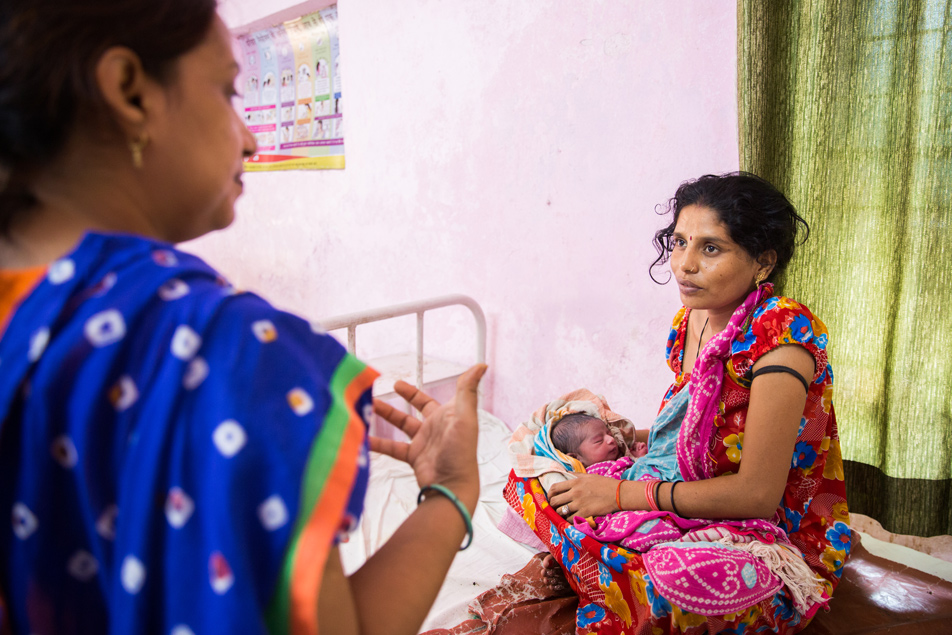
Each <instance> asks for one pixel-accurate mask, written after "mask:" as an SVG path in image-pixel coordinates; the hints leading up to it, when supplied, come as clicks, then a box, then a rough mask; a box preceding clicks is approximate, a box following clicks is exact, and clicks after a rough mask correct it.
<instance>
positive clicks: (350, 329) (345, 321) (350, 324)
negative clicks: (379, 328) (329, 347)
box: [319, 294, 486, 388]
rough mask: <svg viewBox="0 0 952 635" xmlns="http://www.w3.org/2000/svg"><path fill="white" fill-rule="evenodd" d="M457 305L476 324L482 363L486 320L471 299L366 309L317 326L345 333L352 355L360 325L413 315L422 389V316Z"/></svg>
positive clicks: (440, 299) (449, 297)
mask: <svg viewBox="0 0 952 635" xmlns="http://www.w3.org/2000/svg"><path fill="white" fill-rule="evenodd" d="M454 305H460V306H465V307H466V308H468V309H469V310H470V312H471V313H472V314H473V318H474V319H475V320H476V363H478V364H482V363H484V362H485V361H486V316H485V314H483V309H482V307H480V306H479V303H478V302H476V300H474V299H473V298H471V297H469V296H467V295H462V294H454V295H443V296H439V297H436V298H429V299H427V300H418V301H416V302H404V303H402V304H394V305H391V306H387V307H381V308H379V309H369V310H366V311H358V312H356V313H348V314H346V315H338V316H335V317H332V318H329V319H326V320H320V321H319V322H320V324H321V326H323V327H324V328H325V329H326V330H328V331H335V330H338V329H344V328H346V329H347V350H348V351H350V352H351V353H355V352H356V349H357V327H358V326H359V325H361V324H368V323H370V322H379V321H381V320H388V319H390V318H395V317H402V316H404V315H412V314H414V313H415V314H416V316H417V319H416V327H417V328H416V331H417V334H416V386H417V388H423V365H424V364H423V314H424V313H426V312H427V311H431V310H433V309H441V308H443V307H448V306H454Z"/></svg>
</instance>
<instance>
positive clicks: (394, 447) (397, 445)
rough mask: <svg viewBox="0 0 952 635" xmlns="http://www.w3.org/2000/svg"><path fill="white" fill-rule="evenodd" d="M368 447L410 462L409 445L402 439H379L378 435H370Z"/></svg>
mask: <svg viewBox="0 0 952 635" xmlns="http://www.w3.org/2000/svg"><path fill="white" fill-rule="evenodd" d="M370 449H371V450H372V451H374V452H379V453H380V454H386V455H387V456H392V457H393V458H395V459H397V460H398V461H403V462H404V463H409V462H410V445H409V444H408V443H404V442H403V441H394V440H393V439H381V438H380V437H370Z"/></svg>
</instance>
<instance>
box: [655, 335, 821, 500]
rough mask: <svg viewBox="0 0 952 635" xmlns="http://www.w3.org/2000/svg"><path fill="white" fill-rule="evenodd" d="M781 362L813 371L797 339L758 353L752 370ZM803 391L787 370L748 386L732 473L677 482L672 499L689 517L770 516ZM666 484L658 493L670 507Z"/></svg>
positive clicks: (807, 374) (806, 373)
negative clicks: (736, 464) (737, 458)
mask: <svg viewBox="0 0 952 635" xmlns="http://www.w3.org/2000/svg"><path fill="white" fill-rule="evenodd" d="M765 366H786V367H789V368H792V369H793V370H795V371H797V372H798V373H799V374H800V375H801V376H803V378H804V379H806V380H807V383H809V382H810V381H811V380H812V379H813V376H814V372H815V362H814V359H813V356H812V355H811V354H810V353H809V352H808V351H807V350H806V349H805V348H803V347H801V346H796V345H788V346H781V347H779V348H775V349H774V350H772V351H770V352H769V353H767V354H765V355H764V356H763V357H761V358H760V359H759V360H758V361H757V363H756V364H754V367H753V370H754V372H756V371H757V370H759V369H761V368H763V367H765ZM806 399H807V393H806V391H804V389H803V384H801V383H800V380H799V379H797V378H796V377H794V376H793V375H790V374H789V373H783V372H780V373H769V374H764V375H761V376H759V377H757V378H756V379H755V380H754V382H753V383H752V384H751V388H750V405H749V406H748V409H747V420H746V423H745V426H744V436H743V442H742V447H741V452H742V454H741V461H740V465H739V467H738V470H737V473H736V474H727V475H724V476H720V477H717V478H712V479H708V480H704V481H694V482H690V483H679V484H678V486H677V491H676V492H675V505H676V506H677V508H678V512H679V513H680V515H681V516H684V517H688V518H770V517H771V516H773V514H774V512H775V511H776V510H777V506H778V505H779V504H780V501H781V499H782V497H783V491H784V488H785V487H786V484H787V478H788V477H789V474H790V463H791V460H792V457H793V450H794V446H795V445H796V439H797V432H798V430H799V428H800V420H801V418H802V417H803V409H804V406H805V405H806ZM671 487H672V486H671V485H663V486H662V488H661V491H660V492H659V494H658V500H659V503H661V507H662V509H664V510H670V509H671V507H670V488H671Z"/></svg>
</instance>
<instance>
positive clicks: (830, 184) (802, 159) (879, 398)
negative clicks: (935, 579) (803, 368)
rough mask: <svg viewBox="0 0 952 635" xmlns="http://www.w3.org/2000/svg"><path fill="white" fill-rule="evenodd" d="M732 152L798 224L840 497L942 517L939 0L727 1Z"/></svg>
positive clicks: (948, 376)
mask: <svg viewBox="0 0 952 635" xmlns="http://www.w3.org/2000/svg"><path fill="white" fill-rule="evenodd" d="M738 104H739V107H738V110H739V120H740V121H739V124H740V164H741V168H742V169H744V170H748V171H751V172H754V173H756V174H759V175H761V176H763V177H764V178H766V179H768V180H769V181H771V182H773V183H774V184H775V185H777V186H778V187H779V188H780V189H781V190H782V191H783V192H784V193H786V194H787V196H788V197H789V198H790V200H791V201H792V202H793V203H794V205H795V206H796V207H797V208H798V210H799V211H800V212H801V214H802V215H803V216H804V217H805V218H806V219H807V221H808V222H809V223H810V228H811V233H810V238H809V240H807V242H806V243H805V244H804V245H803V246H801V247H800V248H799V250H798V253H797V255H796V256H795V258H794V261H793V262H792V263H791V265H790V268H789V271H788V273H787V276H786V279H785V280H783V281H782V285H783V286H782V289H783V292H784V294H786V295H788V296H790V297H793V298H794V299H797V300H799V301H800V302H803V303H804V304H806V305H807V306H809V307H810V308H811V309H812V310H813V311H814V313H816V315H817V316H819V317H820V319H822V320H823V321H824V322H826V324H827V326H828V328H829V330H830V349H829V350H830V357H831V361H832V363H833V368H834V381H835V396H834V408H835V409H836V417H837V425H838V426H839V433H840V438H841V445H842V449H843V457H844V469H845V474H846V480H847V492H848V499H849V503H850V509H851V511H854V512H858V513H863V514H867V515H869V516H872V517H873V518H876V519H877V520H879V521H880V522H881V523H882V524H883V526H884V527H885V528H886V529H887V530H889V531H892V532H896V533H903V534H915V535H919V536H931V535H938V534H949V533H952V473H950V471H952V0H899V1H897V0H878V1H870V2H862V1H860V0H825V1H824V0H803V1H800V2H780V1H774V0H767V1H765V0H739V3H738Z"/></svg>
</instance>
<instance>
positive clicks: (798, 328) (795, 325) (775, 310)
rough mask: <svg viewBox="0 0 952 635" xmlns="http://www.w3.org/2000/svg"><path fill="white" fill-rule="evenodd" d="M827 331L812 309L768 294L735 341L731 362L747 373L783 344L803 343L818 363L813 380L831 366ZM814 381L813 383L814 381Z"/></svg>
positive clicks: (739, 374)
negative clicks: (768, 296) (828, 355)
mask: <svg viewBox="0 0 952 635" xmlns="http://www.w3.org/2000/svg"><path fill="white" fill-rule="evenodd" d="M827 339H828V335H827V331H826V325H825V324H823V322H821V321H820V320H819V319H818V318H817V317H816V316H814V315H813V313H811V312H810V309H808V308H807V307H805V306H803V305H802V304H800V303H798V302H795V301H793V300H791V299H789V298H785V297H782V296H773V297H771V298H768V299H767V300H766V301H765V302H764V303H763V304H762V305H760V306H759V307H758V308H757V309H756V310H755V311H754V314H753V319H752V320H751V323H750V326H749V327H748V328H747V329H746V330H745V331H744V333H743V334H742V335H741V336H740V337H738V338H737V339H735V340H734V342H733V344H732V345H731V363H732V364H733V367H734V372H735V373H736V374H737V376H738V377H746V376H748V374H749V373H750V370H751V368H753V366H754V364H756V363H757V360H759V359H760V358H761V357H763V356H764V355H765V354H767V353H769V352H770V351H772V350H774V349H775V348H777V347H779V346H785V345H795V346H802V347H803V348H805V349H806V350H807V352H809V353H810V355H812V356H813V359H814V361H815V363H816V370H815V372H814V375H813V378H812V382H816V381H818V380H819V379H820V378H821V377H823V375H824V374H825V373H826V370H827V354H826V344H827ZM812 382H811V383H812Z"/></svg>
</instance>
